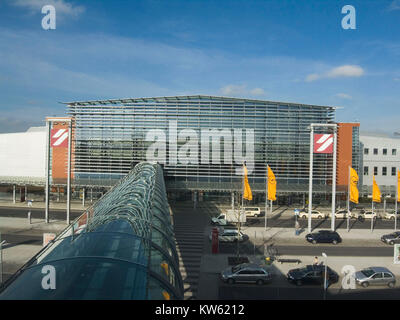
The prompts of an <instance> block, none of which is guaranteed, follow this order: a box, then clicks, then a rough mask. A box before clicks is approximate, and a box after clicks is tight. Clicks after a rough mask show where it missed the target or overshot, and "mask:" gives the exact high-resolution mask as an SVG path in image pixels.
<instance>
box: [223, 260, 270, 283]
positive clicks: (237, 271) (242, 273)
mask: <svg viewBox="0 0 400 320" xmlns="http://www.w3.org/2000/svg"><path fill="white" fill-rule="evenodd" d="M221 279H222V281H224V282H228V283H229V284H233V283H236V282H254V283H257V284H258V285H261V284H264V283H267V282H269V281H271V279H272V276H271V273H270V272H268V271H267V270H266V269H265V268H264V267H262V266H259V265H257V264H254V263H242V264H239V265H237V266H233V267H228V268H227V269H225V270H224V271H222V272H221Z"/></svg>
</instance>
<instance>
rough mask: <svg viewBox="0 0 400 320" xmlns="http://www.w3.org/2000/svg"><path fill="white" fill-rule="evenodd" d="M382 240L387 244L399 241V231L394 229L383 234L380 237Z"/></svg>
mask: <svg viewBox="0 0 400 320" xmlns="http://www.w3.org/2000/svg"><path fill="white" fill-rule="evenodd" d="M381 240H382V242H384V243H388V244H395V243H400V231H396V232H393V233H390V234H385V235H383V236H382V237H381Z"/></svg>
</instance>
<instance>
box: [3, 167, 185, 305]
mask: <svg viewBox="0 0 400 320" xmlns="http://www.w3.org/2000/svg"><path fill="white" fill-rule="evenodd" d="M49 265H50V266H52V267H54V270H55V275H56V279H55V280H56V281H55V283H56V288H55V289H54V290H53V289H47V290H46V289H43V288H42V285H41V283H42V280H43V278H44V277H45V275H46V273H42V270H43V267H44V266H49ZM182 298H183V284H182V277H181V275H180V272H179V261H178V255H177V252H176V248H175V242H174V233H173V228H172V224H171V217H170V212H169V206H168V202H167V197H166V192H165V185H164V179H163V173H162V169H161V167H160V166H159V165H155V164H150V163H139V164H138V165H136V166H135V168H134V169H133V170H132V171H131V172H130V173H129V174H128V175H127V176H126V177H125V178H123V179H121V181H120V182H119V183H118V184H117V185H116V186H114V187H113V188H112V189H111V190H110V191H109V192H107V193H106V194H105V195H104V196H103V197H102V198H101V199H100V200H99V201H98V202H96V204H94V205H93V206H92V207H90V208H89V209H87V210H86V211H85V212H84V213H83V214H82V215H81V216H80V217H79V218H77V219H76V220H75V221H74V222H73V223H72V224H71V225H70V226H69V227H68V228H66V229H65V230H64V231H63V232H62V233H61V234H60V235H59V236H58V237H57V238H56V239H55V240H54V241H52V242H50V243H49V244H48V245H47V246H46V247H45V248H44V249H43V250H41V251H40V252H39V253H38V254H37V255H35V256H34V257H33V258H32V259H31V260H30V261H29V262H28V263H27V264H26V265H24V266H23V267H22V268H21V269H20V270H19V271H18V272H17V273H16V274H15V275H14V276H13V277H11V278H10V279H9V280H8V281H7V282H6V283H5V284H4V286H3V288H2V290H1V292H0V299H141V300H144V299H182Z"/></svg>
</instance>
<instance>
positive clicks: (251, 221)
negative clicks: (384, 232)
mask: <svg viewBox="0 0 400 320" xmlns="http://www.w3.org/2000/svg"><path fill="white" fill-rule="evenodd" d="M267 218H268V217H267ZM298 221H299V223H300V227H302V228H307V226H308V219H299V220H298ZM397 222H398V223H400V221H397ZM294 224H295V220H294V218H287V217H278V218H277V217H274V218H269V219H267V226H268V227H272V228H294ZM245 225H246V226H249V227H264V226H265V218H264V217H260V218H247V221H246V223H245ZM399 225H400V224H399ZM335 226H336V229H337V230H347V220H346V219H336V220H335ZM311 227H312V228H313V229H314V228H327V229H330V228H331V219H328V218H325V219H312V222H311ZM349 227H350V230H351V229H371V220H364V221H360V220H358V219H351V220H350V223H349ZM373 228H375V229H393V228H394V221H393V220H386V219H377V220H376V221H375V222H374V223H373Z"/></svg>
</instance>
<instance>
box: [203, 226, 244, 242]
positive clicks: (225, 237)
mask: <svg viewBox="0 0 400 320" xmlns="http://www.w3.org/2000/svg"><path fill="white" fill-rule="evenodd" d="M209 239H210V241H211V240H212V232H211V233H210V235H209ZM248 239H249V236H248V235H246V234H244V233H243V232H240V233H238V230H237V229H223V228H220V229H219V233H218V241H220V242H236V241H239V242H243V241H246V240H248Z"/></svg>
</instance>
